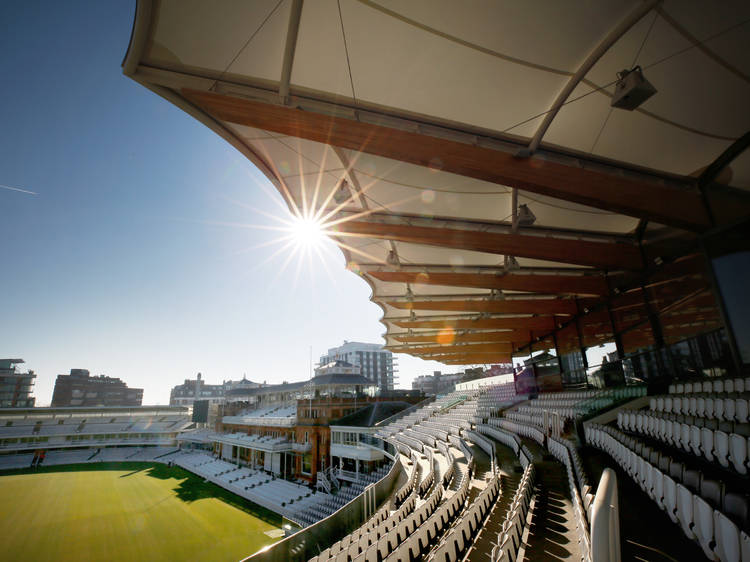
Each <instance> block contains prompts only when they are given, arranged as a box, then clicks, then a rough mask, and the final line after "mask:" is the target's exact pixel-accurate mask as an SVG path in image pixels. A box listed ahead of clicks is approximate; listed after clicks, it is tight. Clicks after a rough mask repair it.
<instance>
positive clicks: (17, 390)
mask: <svg viewBox="0 0 750 562" xmlns="http://www.w3.org/2000/svg"><path fill="white" fill-rule="evenodd" d="M23 362H24V361H23V359H0V408H33V407H34V400H35V399H34V397H33V396H31V392H32V387H33V386H34V379H35V378H36V374H34V371H28V372H26V373H21V372H20V371H17V370H16V365H18V364H20V363H23Z"/></svg>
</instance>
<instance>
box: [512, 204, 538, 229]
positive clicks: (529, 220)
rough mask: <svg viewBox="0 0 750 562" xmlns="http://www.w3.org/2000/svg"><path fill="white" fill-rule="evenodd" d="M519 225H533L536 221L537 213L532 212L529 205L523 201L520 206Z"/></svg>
mask: <svg viewBox="0 0 750 562" xmlns="http://www.w3.org/2000/svg"><path fill="white" fill-rule="evenodd" d="M517 222H518V226H531V225H532V224H534V223H535V222H536V215H535V214H534V213H532V212H531V209H529V206H528V205H526V204H525V203H522V204H521V205H519V206H518V219H517Z"/></svg>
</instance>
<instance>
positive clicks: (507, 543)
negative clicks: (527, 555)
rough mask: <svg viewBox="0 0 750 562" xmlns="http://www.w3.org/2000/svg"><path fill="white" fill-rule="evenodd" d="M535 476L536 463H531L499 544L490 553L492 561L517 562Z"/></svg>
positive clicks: (525, 472) (524, 475) (518, 489)
mask: <svg viewBox="0 0 750 562" xmlns="http://www.w3.org/2000/svg"><path fill="white" fill-rule="evenodd" d="M534 476H535V469H534V465H533V464H529V465H528V466H527V467H526V468H525V469H524V471H523V476H522V477H521V482H520V483H519V484H518V488H517V489H516V493H515V494H514V495H513V501H512V502H511V504H510V507H508V511H507V512H506V514H505V520H504V521H503V527H502V529H501V531H500V532H499V533H498V536H497V544H496V545H495V547H494V548H493V549H492V552H491V554H490V562H515V561H516V559H517V558H518V549H519V548H521V537H522V536H523V530H524V528H525V527H526V516H527V515H528V513H529V505H530V504H531V498H532V497H533V495H534Z"/></svg>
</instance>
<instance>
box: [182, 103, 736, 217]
mask: <svg viewBox="0 0 750 562" xmlns="http://www.w3.org/2000/svg"><path fill="white" fill-rule="evenodd" d="M181 93H182V95H183V96H184V97H185V98H186V99H187V100H189V101H190V102H191V103H193V104H195V105H197V106H198V107H199V108H201V109H202V110H203V111H205V112H207V113H208V114H210V115H212V116H214V117H215V118H217V119H219V120H222V121H227V122H230V123H237V124H241V125H246V126H248V127H256V128H259V129H264V130H267V131H274V132H276V133H281V134H285V135H290V136H293V137H298V138H303V139H307V140H312V141H316V142H321V143H325V144H329V145H332V146H338V147H341V148H348V149H351V150H356V151H360V152H365V153H368V154H375V155H377V156H382V157H385V158H391V159H394V160H397V161H402V162H409V163H411V164H416V165H419V166H425V167H430V168H433V169H434V168H435V166H436V163H437V166H438V167H439V169H440V170H441V171H444V172H450V173H453V174H458V175H461V176H466V177H471V178H476V179H479V180H483V181H487V182H492V183H496V184H500V185H505V186H509V187H515V188H518V189H523V190H526V191H530V192H532V193H540V194H542V195H547V196H549V197H555V198H558V199H562V200H565V201H572V202H575V203H580V204H582V205H588V206H591V207H595V208H598V209H604V210H607V211H612V212H616V213H621V214H624V215H628V216H632V217H637V218H643V219H648V220H650V221H655V222H659V223H662V224H665V225H668V226H675V227H679V228H684V229H687V230H695V231H704V230H707V229H709V228H710V227H711V220H710V218H709V216H708V213H707V211H706V209H705V207H704V205H703V201H702V199H701V195H700V193H699V192H698V191H697V190H679V189H676V188H674V187H671V186H665V185H660V184H658V183H656V182H649V181H645V180H641V179H635V178H629V177H619V176H617V175H614V174H609V173H606V172H602V171H595V170H591V169H585V168H579V167H574V166H572V165H568V164H565V163H561V162H555V161H552V160H546V159H542V158H538V157H531V158H516V157H515V156H514V155H513V154H511V153H509V152H503V151H500V150H495V149H494V148H489V147H486V146H475V145H471V144H468V143H464V142H459V141H456V140H449V139H446V138H440V137H437V136H431V135H427V134H424V133H419V132H412V131H407V130H403V129H396V128H394V127H385V126H382V125H374V124H371V123H365V122H360V121H354V120H352V119H348V118H345V117H338V116H332V115H325V114H322V113H317V112H314V111H303V110H300V109H296V108H292V107H284V106H280V105H273V104H270V103H266V102H261V101H255V100H250V99H246V98H239V97H234V96H228V95H225V94H218V93H214V92H204V91H199V90H193V89H188V88H183V89H182V90H181ZM745 203H746V202H745Z"/></svg>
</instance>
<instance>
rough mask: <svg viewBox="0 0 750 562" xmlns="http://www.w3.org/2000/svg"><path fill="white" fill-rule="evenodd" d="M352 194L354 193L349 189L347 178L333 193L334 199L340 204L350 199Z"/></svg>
mask: <svg viewBox="0 0 750 562" xmlns="http://www.w3.org/2000/svg"><path fill="white" fill-rule="evenodd" d="M351 196H352V193H351V191H349V183H348V182H347V181H346V180H341V183H340V184H339V186H338V187H337V188H336V191H335V192H334V193H333V200H334V201H335V202H336V203H337V204H338V205H341V203H343V202H344V201H346V200H348V199H350V198H351Z"/></svg>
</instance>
